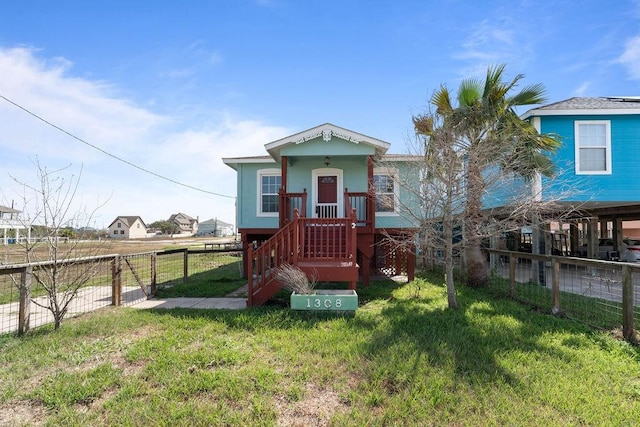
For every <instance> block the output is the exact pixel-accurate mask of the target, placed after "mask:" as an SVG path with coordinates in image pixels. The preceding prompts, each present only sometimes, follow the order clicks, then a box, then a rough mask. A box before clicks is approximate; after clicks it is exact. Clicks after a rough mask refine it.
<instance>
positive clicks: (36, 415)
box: [0, 400, 47, 426]
mask: <svg viewBox="0 0 640 427" xmlns="http://www.w3.org/2000/svg"><path fill="white" fill-rule="evenodd" d="M46 417H47V410H46V409H45V408H44V407H43V406H42V405H40V404H38V403H36V402H32V401H21V400H14V401H9V402H6V403H5V404H4V405H0V426H21V425H24V426H39V425H42V424H43V423H44V420H45V418H46Z"/></svg>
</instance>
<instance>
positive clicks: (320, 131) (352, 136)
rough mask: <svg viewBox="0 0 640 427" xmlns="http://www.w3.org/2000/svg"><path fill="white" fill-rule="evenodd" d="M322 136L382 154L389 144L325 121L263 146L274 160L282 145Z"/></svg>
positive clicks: (325, 139)
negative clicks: (361, 146)
mask: <svg viewBox="0 0 640 427" xmlns="http://www.w3.org/2000/svg"><path fill="white" fill-rule="evenodd" d="M319 137H322V140H323V141H331V139H332V138H333V137H336V138H340V139H343V140H345V141H348V142H352V143H354V144H366V145H370V146H372V147H374V148H375V150H376V154H378V155H379V156H382V155H383V154H385V153H386V152H387V150H388V149H389V147H390V146H391V144H389V143H388V142H385V141H382V140H381V139H377V138H372V137H370V136H367V135H363V134H361V133H357V132H353V131H350V130H349V129H345V128H341V127H339V126H336V125H334V124H332V123H325V124H322V125H319V126H316V127H313V128H311V129H307V130H305V131H302V132H298V133H296V134H293V135H290V136H287V137H285V138H282V139H278V140H277V141H273V142H270V143H268V144H265V146H264V148H265V149H266V150H267V152H268V153H269V154H270V155H271V157H273V158H274V159H276V160H279V159H280V150H281V149H282V147H284V146H286V145H290V144H302V143H304V142H306V141H310V140H312V139H316V138H319Z"/></svg>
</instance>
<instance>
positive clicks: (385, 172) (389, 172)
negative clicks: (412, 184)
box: [373, 168, 400, 216]
mask: <svg viewBox="0 0 640 427" xmlns="http://www.w3.org/2000/svg"><path fill="white" fill-rule="evenodd" d="M373 176H374V177H375V176H390V177H391V179H392V180H393V211H391V212H380V211H376V212H375V214H376V216H398V215H400V182H399V180H398V170H397V169H394V168H374V170H373ZM374 185H375V184H374ZM376 197H378V195H377V193H376ZM373 203H374V206H375V203H376V202H375V200H374V202H373Z"/></svg>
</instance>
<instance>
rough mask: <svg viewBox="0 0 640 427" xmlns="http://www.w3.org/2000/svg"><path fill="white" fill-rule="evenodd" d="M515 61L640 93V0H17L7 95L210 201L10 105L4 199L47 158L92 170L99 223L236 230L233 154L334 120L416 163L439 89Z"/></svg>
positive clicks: (88, 193)
mask: <svg viewBox="0 0 640 427" xmlns="http://www.w3.org/2000/svg"><path fill="white" fill-rule="evenodd" d="M499 63H505V64H507V75H508V77H513V76H515V75H516V74H524V75H525V79H524V81H523V83H524V84H534V83H542V84H543V85H545V87H546V88H547V99H548V102H549V103H550V102H556V101H560V100H563V99H567V98H570V97H574V96H619V95H636V96H637V95H640V90H639V89H640V87H639V86H640V2H638V1H637V0H634V1H628V0H620V1H614V2H611V1H568V0H565V1H563V0H555V1H545V0H539V1H533V0H522V1H513V0H512V1H503V0H487V1H482V2H479V1H470V0H441V1H437V0H434V1H424V0H422V1H412V0H407V1H398V0H395V1H376V0H368V1H367V0H362V1H356V0H353V1H349V0H345V1H330V0H325V1H304V0H296V1H290V0H228V1H200V0H194V1H189V2H175V1H135V0H128V1H120V0H112V1H108V2H107V1H84V0H83V1H71V0H69V1H59V2H52V1H47V0H40V1H33V0H0V95H2V96H3V97H5V98H8V99H9V100H11V101H12V102H15V103H17V104H19V105H20V106H22V107H24V108H26V109H28V110H29V111H31V112H33V113H34V114H37V115H38V116H40V117H42V118H44V119H45V120H47V121H49V122H50V123H53V124H55V125H56V126H58V127H60V128H62V129H64V130H65V131H67V132H69V133H71V134H73V135H75V136H77V137H79V138H81V139H82V140H84V141H86V142H88V143H90V144H92V145H95V146H97V147H100V148H101V149H102V150H104V151H106V152H108V153H111V154H112V155H114V156H117V157H119V158H122V159H125V160H126V161H128V162H130V163H133V164H135V165H137V166H139V167H141V168H144V169H147V170H151V171H153V172H155V173H157V174H159V175H162V176H165V177H167V178H170V179H172V180H175V181H179V182H182V183H185V184H188V185H190V186H192V187H196V188H199V189H202V190H205V191H206V192H201V191H196V190H193V189H189V188H187V187H184V186H180V185H176V184H173V183H171V182H169V181H166V180H163V179H160V178H158V177H156V176H154V175H152V174H149V173H145V172H143V171H141V170H140V169H136V168H134V167H132V166H130V165H127V164H125V163H123V162H120V161H118V160H116V159H114V158H113V157H110V156H107V155H105V154H104V153H102V152H100V151H98V150H96V149H94V148H91V147H90V146H88V145H87V144H84V143H82V142H80V141H78V140H76V139H74V138H72V137H70V136H69V135H67V134H65V133H63V132H60V131H59V130H57V129H55V128H53V127H51V126H49V125H47V124H45V123H43V122H42V121H39V120H38V119H36V118H34V117H33V116H31V115H29V114H27V113H25V112H24V111H23V110H21V109H19V108H17V107H16V106H14V105H12V104H10V103H9V102H7V101H5V100H4V99H2V98H0V152H1V153H2V154H1V157H0V158H1V159H2V165H1V166H0V204H4V205H10V203H11V201H12V200H13V201H14V203H15V205H16V207H17V208H19V209H20V208H22V207H21V203H22V200H21V191H22V190H21V188H20V186H18V185H17V184H16V183H15V181H14V180H13V179H12V177H15V178H17V179H18V180H20V181H22V182H28V183H33V182H34V180H35V177H36V175H35V167H34V165H33V162H34V161H35V159H36V156H37V159H38V161H39V162H40V164H41V165H43V166H46V167H48V168H58V167H62V166H65V165H68V164H71V167H70V169H69V170H70V171H73V172H75V173H77V172H78V170H79V168H80V166H82V167H83V172H82V178H81V182H80V189H79V190H80V191H79V193H78V196H77V197H76V203H77V206H78V209H84V210H91V209H92V208H94V207H96V206H98V205H101V204H102V203H103V202H106V204H105V205H104V206H103V207H101V208H100V209H99V210H98V212H97V216H95V218H94V219H93V220H92V223H91V224H90V225H93V226H97V227H106V226H107V225H109V223H110V222H111V221H112V220H113V219H114V218H115V217H116V216H117V215H140V216H141V217H142V218H143V220H145V221H146V222H147V223H150V222H153V221H156V220H159V219H166V218H168V217H169V215H171V214H172V213H177V212H184V213H186V214H188V215H191V216H193V217H196V216H198V217H200V220H207V219H210V218H218V219H221V220H223V221H226V222H234V218H235V214H234V199H233V196H235V172H234V171H233V170H232V169H230V168H228V167H227V166H225V165H224V164H223V163H222V161H221V158H222V157H238V156H248V155H263V154H266V152H265V151H264V148H263V147H264V144H266V143H268V142H271V141H274V140H276V139H279V138H281V137H284V136H287V135H290V134H292V133H295V132H299V131H302V130H305V129H308V128H311V127H313V126H316V125H319V124H322V123H325V122H331V123H334V124H336V125H338V126H342V127H345V128H348V129H351V130H353V131H356V132H361V133H364V134H366V135H369V136H372V137H375V138H379V139H382V140H385V141H387V142H390V143H391V144H392V146H391V149H390V153H391V152H393V153H402V152H405V151H406V147H407V144H408V142H409V140H410V139H411V135H412V128H411V117H412V115H415V114H418V113H420V112H423V111H425V108H426V106H427V104H428V101H429V98H430V95H431V94H432V93H433V91H434V90H436V89H437V88H438V87H439V86H440V85H441V84H444V85H446V86H448V87H449V88H451V89H452V90H455V89H456V88H457V86H458V84H459V82H460V80H461V79H463V78H466V77H478V78H482V77H483V76H484V73H485V72H486V69H487V66H489V65H492V64H499ZM210 193H217V194H220V195H221V196H219V195H215V194H210ZM223 196H228V197H223Z"/></svg>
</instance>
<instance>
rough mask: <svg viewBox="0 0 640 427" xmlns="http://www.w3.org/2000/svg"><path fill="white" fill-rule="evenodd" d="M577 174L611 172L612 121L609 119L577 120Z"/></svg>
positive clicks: (603, 173) (605, 173) (604, 173)
mask: <svg viewBox="0 0 640 427" xmlns="http://www.w3.org/2000/svg"><path fill="white" fill-rule="evenodd" d="M575 138H576V148H575V150H576V174H578V175H607V174H611V122H610V121H608V120H584V121H580V120H577V121H576V122H575Z"/></svg>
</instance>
